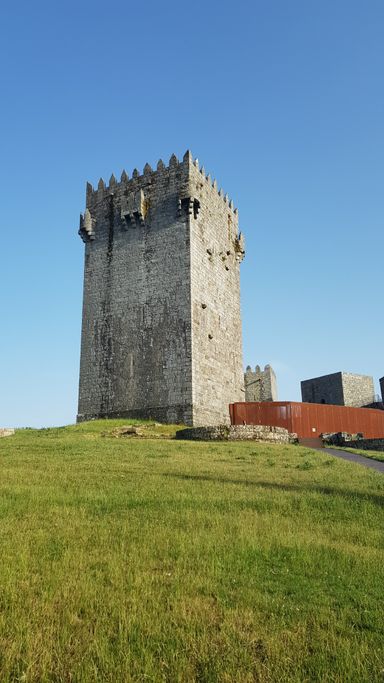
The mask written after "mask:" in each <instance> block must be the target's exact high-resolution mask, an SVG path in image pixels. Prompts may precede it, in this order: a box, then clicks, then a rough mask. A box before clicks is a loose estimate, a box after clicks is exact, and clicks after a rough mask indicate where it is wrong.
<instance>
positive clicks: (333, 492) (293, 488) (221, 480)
mask: <svg viewBox="0 0 384 683" xmlns="http://www.w3.org/2000/svg"><path fill="white" fill-rule="evenodd" d="M162 476H164V477H169V478H174V479H184V480H186V481H188V480H191V481H208V482H212V483H215V484H237V485H240V486H254V487H255V488H261V489H270V490H274V491H283V492H286V493H290V492H293V493H320V494H322V495H325V496H341V497H343V498H347V499H349V500H353V499H354V500H356V499H358V500H364V501H368V502H370V503H373V504H374V505H378V506H379V507H384V494H374V493H363V492H361V491H353V490H345V489H338V488H335V487H331V486H317V485H315V484H307V483H305V484H304V483H303V485H299V484H276V483H274V482H270V481H252V480H250V479H226V478H225V477H215V476H211V475H207V474H175V473H173V472H164V473H163V475H162Z"/></svg>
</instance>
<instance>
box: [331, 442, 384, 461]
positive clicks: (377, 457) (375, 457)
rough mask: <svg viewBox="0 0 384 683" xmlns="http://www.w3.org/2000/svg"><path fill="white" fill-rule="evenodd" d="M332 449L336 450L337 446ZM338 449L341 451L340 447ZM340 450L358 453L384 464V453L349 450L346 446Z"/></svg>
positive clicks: (356, 449) (357, 449) (362, 449)
mask: <svg viewBox="0 0 384 683" xmlns="http://www.w3.org/2000/svg"><path fill="white" fill-rule="evenodd" d="M331 448H335V446H331ZM337 449H339V447H338V446H337ZM340 450H342V451H348V452H349V453H358V454H359V455H364V457H365V458H372V460H379V461H380V462H384V453H383V452H382V451H368V450H365V449H364V448H348V447H346V446H343V447H342V448H341V449H340Z"/></svg>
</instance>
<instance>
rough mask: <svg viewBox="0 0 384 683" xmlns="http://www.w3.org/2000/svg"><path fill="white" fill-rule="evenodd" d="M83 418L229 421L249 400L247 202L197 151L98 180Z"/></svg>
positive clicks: (87, 222)
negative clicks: (244, 264) (215, 176)
mask: <svg viewBox="0 0 384 683" xmlns="http://www.w3.org/2000/svg"><path fill="white" fill-rule="evenodd" d="M79 234H80V236H81V237H82V239H83V241H84V242H85V265H84V297H83V321H82V340H81V361H80V387H79V408H78V417H77V419H78V421H82V420H87V419H91V418H96V417H118V416H120V417H133V418H152V419H156V420H159V421H163V422H184V423H186V424H190V425H202V424H211V425H215V424H219V423H222V422H228V421H229V412H228V405H229V403H233V402H235V401H243V400H244V376H243V365H242V338H241V317H240V262H241V260H242V259H243V256H244V244H243V239H242V236H241V234H239V231H238V215H237V209H234V207H233V204H232V202H231V201H229V199H228V196H227V195H225V196H224V194H223V192H222V191H221V190H220V191H218V189H217V185H216V182H212V180H211V178H210V176H209V175H208V176H207V175H206V173H205V171H204V168H199V164H198V161H197V159H196V160H195V161H194V160H193V158H192V155H191V154H190V152H187V153H186V154H185V155H184V158H183V161H182V162H179V161H178V160H177V158H176V157H175V156H174V155H172V157H171V159H170V161H169V165H168V166H167V167H166V166H165V165H164V164H163V163H162V161H159V163H158V165H157V169H156V170H152V168H151V167H150V166H149V165H148V164H146V166H145V167H144V172H143V174H140V173H139V172H138V171H137V170H136V169H135V170H134V171H133V174H132V178H130V179H129V178H128V176H127V174H126V173H125V171H123V174H122V176H121V181H120V182H117V181H116V179H115V177H114V176H113V175H112V176H111V179H110V181H109V185H108V186H106V185H105V183H104V182H103V180H100V181H99V184H98V188H97V189H96V190H94V189H93V188H92V186H91V185H90V184H89V183H88V184H87V195H86V209H85V213H84V215H82V216H81V217H80V229H79Z"/></svg>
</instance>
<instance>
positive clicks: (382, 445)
mask: <svg viewBox="0 0 384 683" xmlns="http://www.w3.org/2000/svg"><path fill="white" fill-rule="evenodd" d="M343 445H344V446H348V448H361V449H362V450H363V451H383V452H384V439H358V440H357V441H346V442H345V443H344V444H343Z"/></svg>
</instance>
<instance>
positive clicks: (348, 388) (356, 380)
mask: <svg viewBox="0 0 384 683" xmlns="http://www.w3.org/2000/svg"><path fill="white" fill-rule="evenodd" d="M301 396H302V400H303V402H304V403H326V404H329V405H340V406H354V407H356V408H360V407H362V406H365V405H368V404H369V403H372V402H373V401H374V400H375V391H374V385H373V379H372V377H368V376H366V375H356V374H353V373H350V372H335V373H333V374H331V375H323V376H322V377H314V378H312V379H307V380H304V381H303V382H301Z"/></svg>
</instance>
